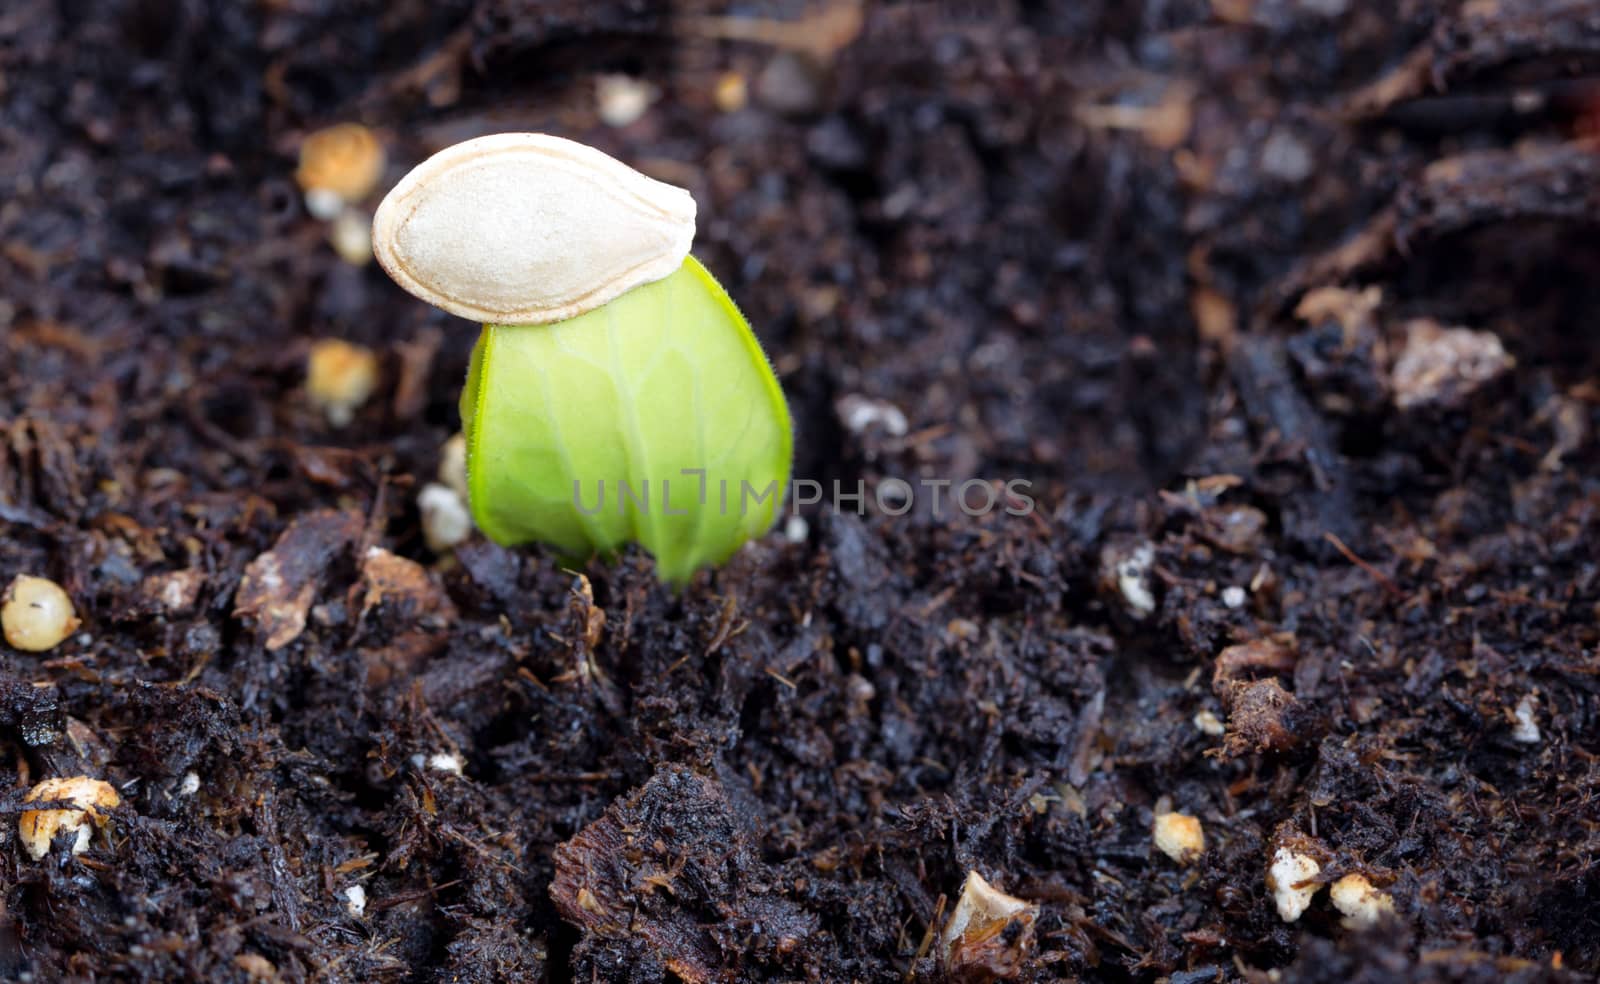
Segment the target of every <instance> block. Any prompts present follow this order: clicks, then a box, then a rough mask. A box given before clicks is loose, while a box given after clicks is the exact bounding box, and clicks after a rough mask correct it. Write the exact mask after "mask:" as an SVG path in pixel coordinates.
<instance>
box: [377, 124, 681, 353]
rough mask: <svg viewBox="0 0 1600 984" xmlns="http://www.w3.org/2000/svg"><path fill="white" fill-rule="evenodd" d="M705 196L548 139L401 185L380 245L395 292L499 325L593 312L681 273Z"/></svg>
mask: <svg viewBox="0 0 1600 984" xmlns="http://www.w3.org/2000/svg"><path fill="white" fill-rule="evenodd" d="M694 217H695V204H694V198H693V197H691V196H690V194H689V193H688V192H687V191H685V190H684V189H682V188H677V187H674V186H673V185H669V184H666V183H664V182H661V181H657V180H655V179H654V178H650V177H646V176H645V175H643V174H640V173H639V172H638V171H635V170H634V169H633V168H631V167H628V166H627V165H626V164H623V163H622V162H621V161H618V160H616V159H615V158H613V157H610V156H608V155H606V154H604V153H602V152H601V151H598V150H595V149H594V148H593V147H588V146H585V145H583V144H580V143H575V142H573V141H571V140H565V139H563V138H561V137H553V136H550V135H548V134H543V133H498V134H494V135H491V136H487V137H478V138H476V139H474V140H468V141H466V142H464V143H459V144H456V145H455V146H453V147H448V148H446V149H444V150H442V151H440V152H439V153H437V154H434V155H433V156H432V157H430V158H428V159H427V160H425V161H423V162H422V163H421V164H419V165H417V166H416V168H414V169H413V170H412V171H411V173H410V174H408V175H406V176H405V177H404V178H403V179H401V181H400V183H399V184H397V185H395V187H394V190H393V191H390V192H389V194H388V195H387V196H386V197H385V198H384V200H383V204H382V205H380V206H378V212H377V215H376V216H374V218H373V220H372V245H373V251H374V253H375V254H376V255H377V257H378V262H379V263H381V264H382V265H383V268H384V270H385V271H387V272H388V274H389V276H390V277H392V278H394V281H395V283H398V284H399V285H400V286H401V287H403V288H405V289H406V290H407V291H409V292H410V293H412V294H414V295H416V296H417V297H419V298H421V299H422V300H424V301H427V302H428V303H429V304H432V305H434V306H435V307H438V308H442V309H444V310H445V311H448V312H450V313H451V314H454V315H458V316H460V317H463V318H469V319H471V320H473V321H482V322H488V323H492V324H545V323H548V322H552V321H564V320H566V319H567V318H573V317H576V316H578V315H580V314H582V313H584V312H585V311H590V310H593V309H594V308H597V307H599V306H600V305H602V304H604V303H606V302H607V301H609V300H611V299H612V298H614V297H617V296H618V295H620V294H622V293H624V292H625V291H628V290H632V289H633V288H634V287H638V286H639V285H641V284H647V283H650V282H651V281H655V280H660V279H662V278H664V277H666V276H668V275H669V274H671V273H672V272H674V271H675V270H677V269H678V267H679V266H681V265H682V263H683V259H684V257H685V256H687V255H688V253H689V246H690V243H691V242H692V241H693V239H694Z"/></svg>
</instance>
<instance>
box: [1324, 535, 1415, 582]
mask: <svg viewBox="0 0 1600 984" xmlns="http://www.w3.org/2000/svg"><path fill="white" fill-rule="evenodd" d="M1322 538H1323V539H1324V540H1327V541H1328V542H1329V543H1331V544H1332V545H1333V549H1335V550H1337V551H1339V554H1340V556H1342V557H1344V559H1345V560H1348V561H1349V562H1350V563H1352V564H1354V565H1356V566H1357V567H1359V568H1361V569H1362V570H1364V571H1366V572H1367V574H1369V575H1371V577H1372V579H1373V580H1374V581H1377V582H1378V583H1379V584H1381V585H1383V589H1384V590H1385V591H1387V592H1389V593H1390V594H1391V595H1394V596H1395V597H1397V598H1403V597H1405V592H1404V591H1402V590H1400V587H1399V585H1397V584H1395V583H1394V582H1393V581H1391V580H1390V579H1389V576H1388V575H1387V574H1385V573H1383V572H1382V571H1380V570H1378V569H1377V568H1376V567H1374V566H1372V565H1371V564H1369V563H1367V562H1366V561H1364V560H1362V559H1361V558H1360V557H1359V556H1357V555H1356V552H1355V551H1354V550H1351V549H1350V548H1349V547H1347V546H1345V543H1344V541H1343V540H1341V539H1339V538H1338V537H1337V536H1335V535H1334V534H1332V533H1323V534H1322Z"/></svg>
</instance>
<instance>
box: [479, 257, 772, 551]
mask: <svg viewBox="0 0 1600 984" xmlns="http://www.w3.org/2000/svg"><path fill="white" fill-rule="evenodd" d="M461 418H462V422H463V427H464V429H465V431H466V436H467V486H468V491H469V499H470V500H471V501H470V504H471V508H472V516H473V519H474V521H476V522H477V524H478V528H479V529H481V530H483V532H484V533H485V534H486V535H487V536H488V537H489V538H490V539H491V540H494V541H495V542H497V543H500V544H503V545H511V544H518V543H527V542H530V541H539V542H542V543H547V544H549V545H551V546H552V547H554V548H556V550H558V551H559V552H560V553H561V554H562V555H563V557H565V558H568V559H577V558H582V557H587V556H589V555H591V554H593V553H597V552H598V553H606V552H609V551H612V550H615V549H616V548H617V547H620V546H621V545H623V544H624V543H628V542H630V541H631V542H635V543H638V544H640V545H641V546H643V547H644V548H645V549H647V550H649V551H650V553H651V554H653V555H654V556H655V558H656V569H657V574H658V576H659V577H660V578H661V579H662V580H663V581H667V582H670V583H682V582H683V581H685V580H687V579H688V577H689V576H690V575H691V574H693V573H694V571H695V570H696V569H698V568H699V567H701V566H702V565H705V564H716V563H721V562H722V561H724V560H726V559H727V558H728V556H729V555H730V554H732V553H733V551H734V550H736V549H737V548H738V547H739V545H740V544H742V543H744V542H745V541H746V540H748V539H750V538H751V537H752V536H757V535H759V534H761V533H763V532H765V531H766V530H768V529H769V528H771V526H772V521H773V517H774V515H775V514H776V512H777V510H778V509H779V508H780V507H781V505H782V501H783V497H784V493H785V492H786V491H787V488H788V484H789V465H790V456H791V454H792V452H793V437H792V435H791V432H790V424H789V410H788V407H787V406H786V405H785V403H784V399H783V391H782V390H781V389H780V388H779V386H778V380H777V377H775V376H774V375H773V373H772V367H771V366H770V365H768V363H767V359H766V356H765V355H764V354H763V353H762V351H761V346H760V344H759V343H758V342H757V341H756V338H755V336H754V335H753V334H752V333H751V331H750V326H749V325H747V324H746V323H745V320H744V317H743V316H742V315H740V314H739V310H738V308H736V307H735V306H734V304H733V302H732V301H731V300H730V299H729V298H728V295H727V292H726V291H724V290H723V289H722V286H721V285H720V284H718V283H717V282H716V280H714V279H712V277H711V274H710V273H708V272H707V271H706V269H705V267H703V266H701V265H700V263H699V261H697V260H695V258H694V257H692V256H691V257H688V258H687V259H685V260H684V262H683V266H681V267H680V268H679V269H678V270H677V271H676V272H675V273H673V274H671V275H670V276H668V277H667V278H665V279H664V280H659V281H656V282H655V283H650V284H645V285H644V286H642V287H636V288H634V289H633V290H630V291H628V292H627V293H626V294H623V295H622V296H620V297H618V298H616V299H615V300H613V301H611V302H609V303H607V304H605V305H602V306H601V307H599V308H596V309H595V310H593V311H589V312H587V313H585V314H581V315H579V316H578V317H576V318H572V319H570V320H567V321H559V322H555V323H554V324H546V325H485V326H484V328H483V334H482V335H481V336H480V337H479V339H478V344H477V347H476V348H475V349H474V350H473V353H472V365H471V370H470V373H469V376H468V380H467V387H466V390H465V391H464V392H463V394H462V397H461Z"/></svg>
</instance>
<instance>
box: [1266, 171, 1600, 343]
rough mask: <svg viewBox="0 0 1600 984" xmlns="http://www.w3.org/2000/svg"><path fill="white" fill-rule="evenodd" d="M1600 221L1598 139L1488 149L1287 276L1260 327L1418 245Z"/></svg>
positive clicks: (1429, 180)
mask: <svg viewBox="0 0 1600 984" xmlns="http://www.w3.org/2000/svg"><path fill="white" fill-rule="evenodd" d="M1597 215H1600V141H1595V140H1579V141H1573V142H1571V143H1563V144H1554V145H1542V146H1532V147H1522V148H1518V149H1514V150H1486V151H1475V152H1472V153H1467V154H1461V155H1459V156H1456V157H1445V158H1441V159H1440V160H1437V161H1434V162H1433V163H1432V164H1430V165H1428V167H1427V168H1426V169H1425V170H1424V171H1423V173H1422V174H1421V176H1419V177H1417V178H1415V179H1413V180H1411V181H1409V182H1407V183H1406V184H1405V185H1403V186H1402V187H1401V188H1400V189H1399V190H1398V191H1397V192H1396V193H1395V196H1394V200H1393V202H1392V203H1391V204H1390V205H1389V206H1388V207H1387V208H1385V209H1384V210H1383V211H1382V212H1379V213H1378V214H1377V215H1375V216H1373V218H1372V219H1371V220H1370V221H1369V222H1368V223H1367V224H1366V225H1365V226H1364V227H1363V228H1361V229H1360V230H1359V231H1357V232H1356V233H1355V234H1354V235H1352V236H1350V237H1349V238H1348V239H1346V240H1345V241H1344V242H1342V243H1340V244H1339V245H1338V246H1335V247H1334V248H1333V249H1331V250H1328V251H1326V252H1324V253H1320V254H1318V255H1316V256H1312V257H1310V258H1308V259H1306V260H1304V261H1302V262H1300V263H1299V264H1297V265H1296V266H1295V268H1294V269H1292V270H1290V271H1289V273H1288V275H1287V276H1285V277H1284V278H1283V280H1282V281H1281V283H1280V284H1279V285H1278V287H1276V288H1275V289H1274V290H1273V291H1272V292H1271V296H1269V297H1268V298H1267V299H1266V301H1265V302H1264V303H1263V305H1262V306H1261V307H1260V308H1258V309H1257V311H1256V315H1255V323H1256V325H1257V327H1259V328H1265V327H1266V326H1267V325H1268V324H1270V323H1271V322H1272V321H1273V320H1274V319H1276V318H1277V317H1278V316H1279V315H1280V314H1281V313H1282V312H1283V311H1285V310H1286V309H1288V308H1289V307H1290V306H1292V305H1293V304H1294V303H1296V302H1297V301H1298V300H1299V299H1300V297H1301V296H1302V295H1303V294H1305V293H1306V292H1307V291H1309V290H1311V289H1312V288H1314V287H1319V286H1323V285H1328V284H1338V283H1342V282H1346V281H1349V280H1351V279H1354V278H1356V277H1358V276H1359V275H1361V274H1363V273H1367V272H1369V271H1373V270H1375V269H1377V268H1379V267H1381V266H1383V265H1384V264H1387V263H1390V262H1392V261H1394V260H1396V259H1400V258H1403V257H1405V256H1406V255H1407V254H1408V253H1410V252H1411V249H1412V244H1413V243H1416V242H1418V241H1428V240H1437V239H1439V238H1442V237H1444V236H1448V235H1450V234H1452V233H1457V232H1464V231H1466V230H1468V229H1473V228H1477V227H1479V226H1484V225H1489V224H1492V223H1499V222H1516V221H1560V222H1580V223H1590V224H1592V223H1593V222H1594V221H1595V217H1596V216H1597Z"/></svg>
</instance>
